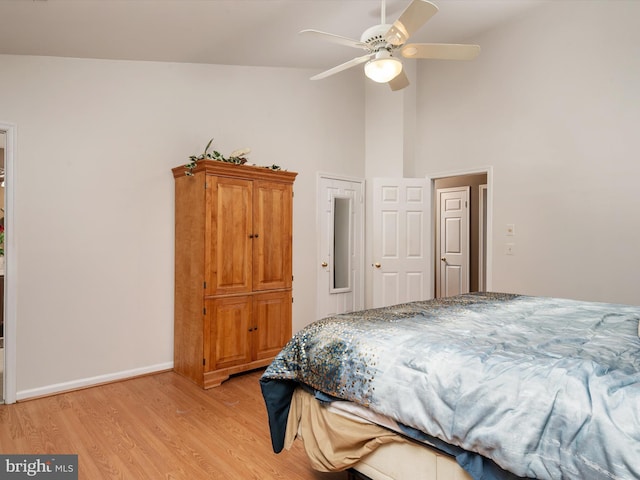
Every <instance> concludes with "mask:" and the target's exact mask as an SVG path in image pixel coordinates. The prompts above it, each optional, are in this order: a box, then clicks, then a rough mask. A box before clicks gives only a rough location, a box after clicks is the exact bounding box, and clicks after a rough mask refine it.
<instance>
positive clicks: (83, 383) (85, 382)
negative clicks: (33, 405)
mask: <svg viewBox="0 0 640 480" xmlns="http://www.w3.org/2000/svg"><path fill="white" fill-rule="evenodd" d="M171 369H173V362H167V363H159V364H156V365H149V366H148V367H141V368H134V369H132V370H124V371H122V372H115V373H109V374H106V375H98V376H96V377H89V378H81V379H79V380H73V381H70V382H64V383H56V384H53V385H46V386H44V387H38V388H31V389H29V390H20V391H18V392H17V393H16V400H18V401H20V400H27V399H29V398H34V397H45V396H47V395H53V394H55V393H62V392H68V391H72V390H79V389H81V388H87V387H93V386H96V385H101V384H104V383H110V382H116V381H118V380H125V379H128V378H132V377H139V376H141V375H148V374H150V373H156V372H163V371H166V370H171Z"/></svg>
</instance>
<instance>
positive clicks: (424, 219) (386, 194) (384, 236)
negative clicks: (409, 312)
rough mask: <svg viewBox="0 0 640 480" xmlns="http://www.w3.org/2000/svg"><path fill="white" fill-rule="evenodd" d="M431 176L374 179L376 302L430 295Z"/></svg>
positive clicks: (389, 301)
mask: <svg viewBox="0 0 640 480" xmlns="http://www.w3.org/2000/svg"><path fill="white" fill-rule="evenodd" d="M427 192H428V190H427V181H426V179H423V178H394V179H381V178H376V179H374V180H373V205H372V208H373V225H372V231H373V241H372V260H373V262H372V268H373V270H374V271H373V307H382V306H386V305H395V304H398V303H404V302H411V301H416V300H425V299H427V298H429V297H430V295H429V290H430V289H429V285H430V283H429V258H428V252H429V237H428V233H427V232H428V225H429V219H428V212H429V210H428V195H427Z"/></svg>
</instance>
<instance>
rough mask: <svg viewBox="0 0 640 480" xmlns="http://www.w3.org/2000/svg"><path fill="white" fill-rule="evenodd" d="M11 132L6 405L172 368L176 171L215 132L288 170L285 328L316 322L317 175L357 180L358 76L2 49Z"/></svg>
mask: <svg viewBox="0 0 640 480" xmlns="http://www.w3.org/2000/svg"><path fill="white" fill-rule="evenodd" d="M0 72H1V74H0V122H7V123H9V124H14V125H16V131H17V145H16V156H15V166H16V177H15V178H16V181H15V185H14V186H13V188H14V193H15V232H14V233H15V239H16V243H17V248H16V250H17V265H18V273H17V275H16V276H17V282H18V283H17V292H18V293H17V295H18V298H17V322H16V323H17V360H16V361H17V393H18V399H20V398H25V397H29V396H34V395H39V394H43V393H48V392H51V391H56V390H63V389H66V388H71V387H75V386H79V385H82V384H85V383H94V382H98V381H101V380H105V379H109V378H112V377H114V376H115V377H117V376H119V375H120V376H122V375H125V376H126V375H128V374H131V373H137V372H144V371H153V370H155V369H160V368H167V367H170V366H171V362H172V360H173V353H172V350H173V336H172V335H173V219H174V214H173V177H172V175H171V171H170V169H171V168H172V167H174V166H176V165H180V164H183V163H186V162H187V160H188V158H187V157H188V156H189V155H191V154H198V153H200V152H201V150H202V149H203V148H204V146H205V145H206V143H207V141H208V140H209V139H210V138H211V137H214V138H215V140H214V147H215V148H216V149H217V150H219V151H221V152H222V153H224V154H229V153H230V152H231V151H232V150H234V149H236V148H241V147H249V148H251V149H252V153H251V155H250V157H249V158H250V160H251V161H253V162H255V163H257V164H259V165H271V164H273V163H275V164H278V165H280V166H282V167H283V168H286V169H288V170H292V171H297V172H299V175H298V179H297V181H296V184H295V186H294V192H295V200H294V259H293V262H294V276H295V281H294V297H295V303H294V314H293V316H294V331H295V330H298V329H299V328H301V327H302V326H304V325H306V324H307V323H309V321H311V320H313V319H315V311H316V308H315V292H316V285H315V282H316V279H315V266H316V265H315V258H316V256H315V244H316V240H315V235H314V229H313V228H309V227H310V226H313V225H315V181H316V172H317V171H323V172H334V173H337V174H343V175H350V176H359V177H362V176H363V175H364V145H363V138H364V129H363V112H364V93H363V92H362V88H361V80H360V76H359V75H357V74H356V72H354V74H353V75H349V74H348V73H347V74H344V75H341V76H340V78H336V79H328V80H325V81H323V82H310V81H309V80H308V77H309V76H310V75H311V74H312V72H309V71H305V70H294V69H275V68H273V69H270V68H248V67H247V68H243V67H231V66H211V65H193V64H173V63H155V62H127V61H101V60H80V59H68V58H65V59H62V58H46V57H26V56H6V55H4V56H3V55H0Z"/></svg>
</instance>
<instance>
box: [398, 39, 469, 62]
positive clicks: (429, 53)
mask: <svg viewBox="0 0 640 480" xmlns="http://www.w3.org/2000/svg"><path fill="white" fill-rule="evenodd" d="M400 53H402V56H403V57H406V58H431V59H436V60H473V59H474V58H476V57H477V56H478V55H479V54H480V46H479V45H459V44H455V43H409V44H407V45H405V46H404V47H402V48H401V49H400Z"/></svg>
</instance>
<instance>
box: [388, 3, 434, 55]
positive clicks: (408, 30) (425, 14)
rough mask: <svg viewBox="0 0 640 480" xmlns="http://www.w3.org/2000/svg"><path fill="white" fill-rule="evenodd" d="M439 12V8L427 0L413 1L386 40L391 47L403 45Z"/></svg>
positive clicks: (395, 23) (393, 26)
mask: <svg viewBox="0 0 640 480" xmlns="http://www.w3.org/2000/svg"><path fill="white" fill-rule="evenodd" d="M437 12H438V7H436V6H435V5H434V4H433V3H431V2H427V1H426V0H413V1H412V2H411V3H410V4H409V6H408V7H407V8H406V9H405V10H404V12H402V13H401V14H400V17H398V19H397V20H396V21H395V22H393V25H391V28H390V29H389V31H388V32H387V34H386V35H385V40H386V41H387V42H389V43H390V44H391V45H396V46H398V45H402V44H403V43H405V42H406V41H407V40H408V39H409V37H410V36H411V35H413V34H414V33H415V32H416V31H417V30H418V29H419V28H420V27H422V25H424V24H425V23H427V21H428V20H429V19H430V18H431V17H433V16H434V15H435V14H436V13H437Z"/></svg>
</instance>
